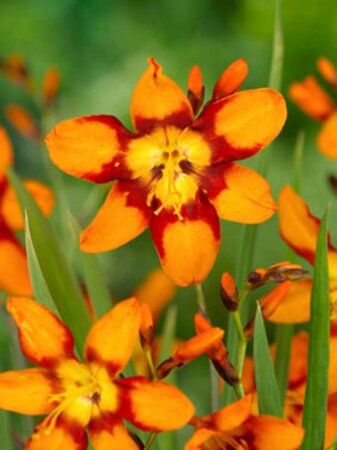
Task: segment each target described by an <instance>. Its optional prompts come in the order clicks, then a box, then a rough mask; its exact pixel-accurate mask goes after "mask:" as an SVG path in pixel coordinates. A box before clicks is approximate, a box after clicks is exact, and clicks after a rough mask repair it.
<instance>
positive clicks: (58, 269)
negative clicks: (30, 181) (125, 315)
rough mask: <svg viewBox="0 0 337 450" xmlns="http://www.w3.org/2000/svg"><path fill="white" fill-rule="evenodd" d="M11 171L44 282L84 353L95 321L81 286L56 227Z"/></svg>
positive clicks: (10, 176)
mask: <svg viewBox="0 0 337 450" xmlns="http://www.w3.org/2000/svg"><path fill="white" fill-rule="evenodd" d="M7 173H8V178H9V181H10V183H11V185H12V187H13V189H14V190H15V193H16V195H17V198H18V201H19V204H20V207H21V210H22V212H23V213H26V215H27V218H28V223H29V230H30V241H31V243H32V246H33V248H34V251H35V255H36V259H37V262H38V265H39V269H40V271H41V274H42V277H43V280H44V283H45V285H46V287H47V288H48V291H49V293H50V296H51V298H52V299H53V302H54V303H55V305H56V307H57V310H58V311H59V314H60V316H61V318H62V319H63V320H64V322H65V323H66V324H67V325H68V326H69V327H70V329H71V330H72V333H73V336H74V340H75V344H76V348H77V350H78V351H79V352H81V351H82V349H83V346H84V342H85V338H86V335H87V333H88V330H89V329H90V325H91V320H90V316H89V311H88V309H87V307H86V304H85V301H84V298H83V296H82V294H81V291H80V288H79V286H78V284H77V282H76V279H75V276H74V274H73V273H72V270H71V268H70V266H69V263H68V261H67V259H66V257H65V255H64V253H63V252H62V250H61V243H60V242H59V241H58V239H57V237H56V235H55V232H54V230H53V228H52V226H51V225H50V223H49V222H48V220H47V219H46V218H45V217H44V215H43V214H42V213H41V211H40V209H39V208H38V206H37V204H36V203H35V201H34V199H33V198H32V197H31V195H30V194H29V193H28V192H27V190H26V189H25V187H24V186H23V184H22V182H21V180H20V179H19V178H18V176H17V175H16V174H15V173H14V171H13V170H11V169H8V172H7ZM34 283H35V281H34Z"/></svg>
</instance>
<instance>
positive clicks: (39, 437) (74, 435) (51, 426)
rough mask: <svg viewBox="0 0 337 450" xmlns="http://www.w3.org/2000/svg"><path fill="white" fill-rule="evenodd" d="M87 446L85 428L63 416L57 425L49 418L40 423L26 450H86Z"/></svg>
mask: <svg viewBox="0 0 337 450" xmlns="http://www.w3.org/2000/svg"><path fill="white" fill-rule="evenodd" d="M87 446H88V439H87V435H86V433H85V430H84V429H83V427H81V426H80V425H78V424H77V423H76V422H68V421H66V420H64V419H63V418H62V416H61V417H60V418H59V419H58V420H57V422H56V423H53V422H52V421H49V420H48V418H47V419H45V420H43V421H42V422H40V423H39V424H38V425H37V426H36V428H35V430H34V433H33V434H32V436H31V438H30V439H29V441H28V442H27V444H26V447H25V450H46V449H48V450H60V449H66V450H86V449H87Z"/></svg>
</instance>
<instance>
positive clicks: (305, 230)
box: [268, 186, 337, 323]
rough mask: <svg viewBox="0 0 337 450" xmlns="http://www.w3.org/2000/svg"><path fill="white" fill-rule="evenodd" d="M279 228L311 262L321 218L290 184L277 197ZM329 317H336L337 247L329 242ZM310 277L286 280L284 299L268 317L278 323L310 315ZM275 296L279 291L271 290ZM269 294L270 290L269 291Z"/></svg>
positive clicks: (287, 241) (306, 319)
mask: <svg viewBox="0 0 337 450" xmlns="http://www.w3.org/2000/svg"><path fill="white" fill-rule="evenodd" d="M279 217H280V231H281V236H282V238H283V239H284V240H285V241H286V243H287V244H288V245H289V246H290V247H291V248H292V250H294V251H295V252H296V253H297V254H298V255H300V256H302V257H303V258H305V259H306V260H307V261H309V263H310V264H314V261H315V251H316V241H317V236H318V230H319V225H320V221H319V219H317V217H315V216H313V215H312V214H311V213H310V210H309V208H308V206H307V205H306V204H305V202H304V201H303V200H302V198H301V197H300V196H299V195H298V194H296V192H295V191H294V190H293V189H292V188H291V187H290V186H286V187H284V188H283V189H282V191H281V193H280V199H279ZM328 262H329V286H330V311H331V313H330V314H331V319H332V320H336V319H337V250H336V249H335V248H334V247H333V246H332V244H331V242H330V239H329V243H328ZM311 286H312V279H307V280H302V281H298V282H296V283H289V284H288V289H287V290H286V289H285V291H284V292H283V294H284V298H283V299H282V301H280V303H279V306H278V307H277V308H276V309H275V311H274V312H273V313H272V314H271V315H270V316H269V317H268V320H271V321H273V322H281V323H300V322H306V321H308V320H309V318H310V294H311ZM274 293H275V294H276V295H278V294H279V293H277V292H274ZM270 295H271V296H272V295H273V293H271V294H270Z"/></svg>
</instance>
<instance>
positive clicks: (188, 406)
mask: <svg viewBox="0 0 337 450" xmlns="http://www.w3.org/2000/svg"><path fill="white" fill-rule="evenodd" d="M117 383H118V385H119V386H120V389H121V392H120V395H121V412H120V415H121V416H122V417H125V418H126V419H127V420H128V421H130V422H132V423H133V424H134V425H136V426H137V427H138V428H141V429H143V430H152V431H169V430H177V429H179V428H181V427H182V426H184V425H186V424H187V422H188V421H189V420H190V419H191V418H192V415H193V414H194V407H193V405H192V403H191V402H190V400H189V399H188V398H187V397H186V396H185V395H184V394H183V393H182V392H180V391H179V389H177V388H176V387H175V386H171V385H169V384H167V383H164V382H162V381H149V380H147V379H146V378H142V377H133V378H125V379H121V380H118V382H117Z"/></svg>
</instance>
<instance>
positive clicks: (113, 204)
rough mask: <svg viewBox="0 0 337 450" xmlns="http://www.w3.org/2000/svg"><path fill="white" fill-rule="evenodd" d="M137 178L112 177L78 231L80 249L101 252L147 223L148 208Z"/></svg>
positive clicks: (134, 234) (138, 231)
mask: <svg viewBox="0 0 337 450" xmlns="http://www.w3.org/2000/svg"><path fill="white" fill-rule="evenodd" d="M136 183H137V182H131V183H129V182H125V181H124V182H123V181H116V182H115V184H114V185H113V187H112V189H111V191H110V192H109V194H108V196H107V198H106V200H105V202H104V203H103V205H102V206H101V208H100V210H99V211H98V213H97V214H96V216H95V217H94V219H93V221H92V222H91V223H90V225H89V226H88V227H87V228H86V229H85V230H84V231H83V232H82V234H81V238H80V239H81V243H80V247H81V250H83V251H84V252H88V253H97V252H104V251H107V250H112V249H115V248H117V247H120V246H121V245H123V244H126V243H127V242H129V241H131V240H132V239H134V238H136V237H137V236H138V235H139V234H141V233H142V232H143V231H144V230H145V229H146V228H147V226H148V221H149V217H150V213H151V210H150V209H149V208H148V207H147V206H146V200H145V196H144V194H146V193H144V192H143V191H139V190H138V186H137V184H136Z"/></svg>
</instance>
